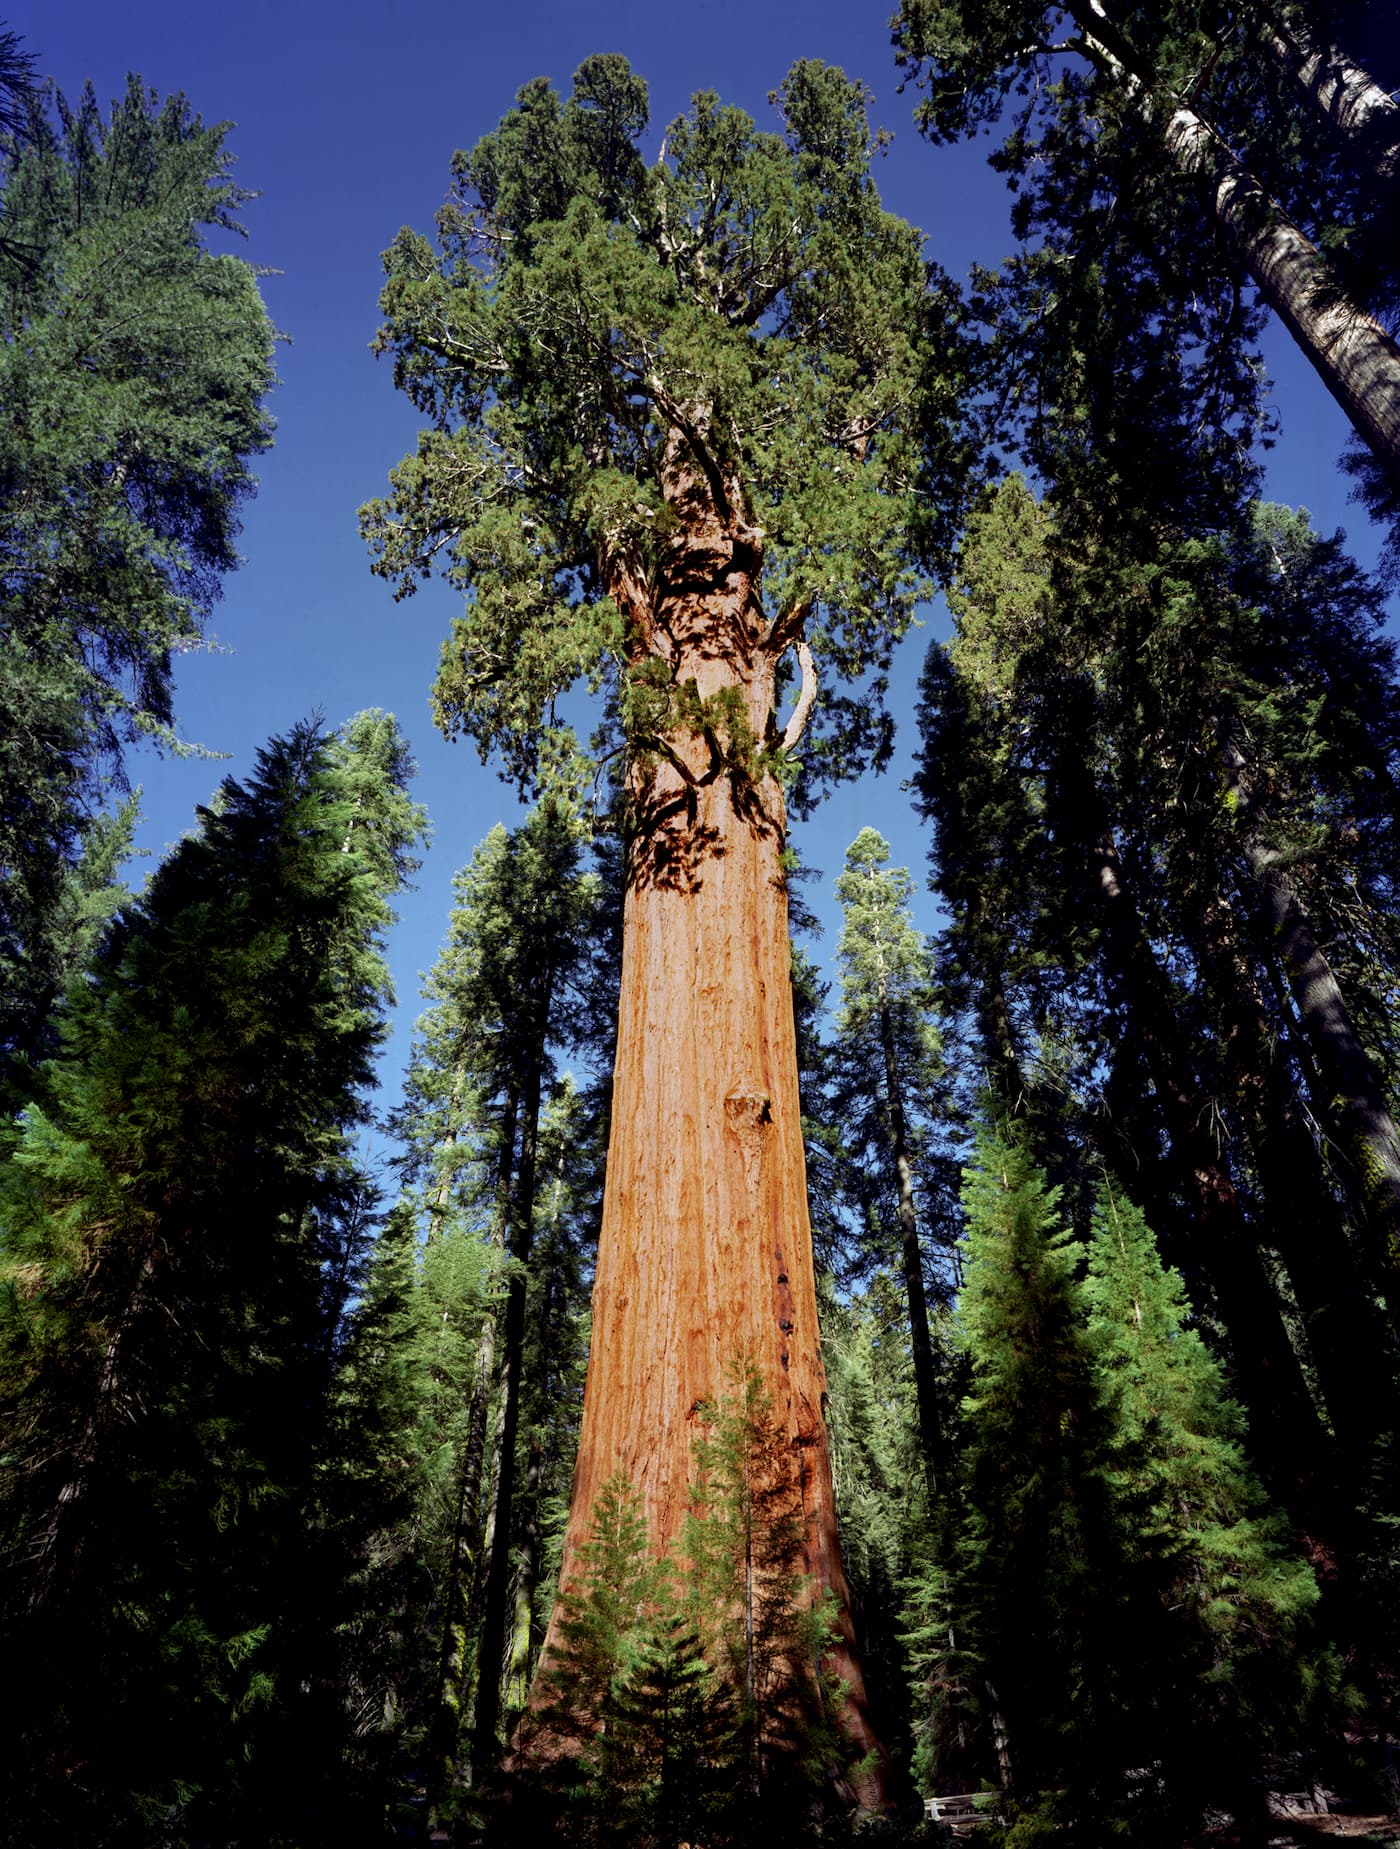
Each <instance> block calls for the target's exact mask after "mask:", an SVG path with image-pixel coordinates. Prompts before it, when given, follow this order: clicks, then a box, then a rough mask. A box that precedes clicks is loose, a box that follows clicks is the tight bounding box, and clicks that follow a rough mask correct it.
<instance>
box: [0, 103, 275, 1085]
mask: <svg viewBox="0 0 1400 1849" xmlns="http://www.w3.org/2000/svg"><path fill="white" fill-rule="evenodd" d="M223 136H224V129H223V128H222V127H218V128H206V127H205V126H204V125H203V124H202V123H201V122H200V120H199V118H198V117H196V116H194V115H192V114H191V112H190V109H189V107H188V105H187V104H186V102H185V100H184V99H183V97H172V98H170V99H168V100H167V101H166V102H165V103H163V104H162V103H159V102H158V100H157V99H156V97H155V96H154V95H153V94H148V93H146V92H145V91H144V90H143V89H142V87H141V84H140V82H139V81H138V80H137V79H136V78H134V77H133V78H132V79H130V80H129V83H128V87H127V91H126V95H125V96H124V97H123V98H122V99H121V101H119V102H118V103H116V104H114V106H113V109H112V112H111V116H110V119H109V120H108V121H106V122H104V121H103V120H102V117H101V114H100V112H99V109H98V106H97V101H96V98H95V96H94V95H93V93H92V91H91V89H88V90H86V91H85V92H84V94H83V96H82V98H81V99H80V101H79V103H78V105H77V107H76V108H70V107H69V105H68V104H67V103H65V102H64V101H63V99H62V98H61V97H59V96H57V95H56V94H55V93H54V92H52V91H46V92H44V93H43V94H42V95H41V96H39V95H36V96H35V97H34V98H32V99H31V101H30V105H29V109H28V114H27V119H26V122H25V127H24V133H23V135H22V136H17V135H15V134H7V135H6V136H5V137H4V139H3V141H0V189H2V190H0V213H3V220H4V236H3V238H2V239H0V400H2V401H3V402H4V405H5V418H4V422H3V428H0V738H3V739H4V741H5V742H4V745H3V747H0V866H3V868H4V869H5V874H4V879H3V883H0V992H3V998H4V999H3V1002H0V1051H3V1052H5V1053H6V1054H7V1055H8V1056H10V1057H13V1056H14V1054H15V1053H16V1052H22V1053H28V1054H30V1055H37V1053H38V1052H40V1051H41V1050H42V1049H41V1046H40V1037H41V1033H42V1029H43V1024H44V1019H45V1016H46V1014H47V1012H48V1009H49V1008H50V1006H51V1005H52V1003H53V1000H54V998H55V996H56V995H57V993H58V992H59V990H60V989H61V987H62V985H63V982H64V980H65V979H66V977H67V975H68V974H70V973H71V972H72V970H73V969H74V968H75V967H76V966H77V965H76V959H79V958H80V957H81V955H82V954H83V950H84V948H85V946H84V944H83V943H82V942H81V941H77V942H75V941H74V939H73V935H72V931H71V928H70V924H69V923H68V922H67V921H68V920H69V919H70V918H71V913H72V909H73V906H74V904H75V903H80V902H81V901H80V900H78V899H76V898H75V894H82V893H86V892H90V891H91V890H92V887H91V878H92V869H93V866H94V864H95V861H94V856H95V857H96V859H97V860H100V859H101V858H102V855H103V846H102V842H101V839H100V837H99V838H98V839H96V840H94V841H93V844H92V852H91V854H90V855H89V857H88V859H87V860H86V861H84V853H85V842H86V841H87V838H88V837H89V835H90V833H91V831H92V829H93V827H94V826H95V824H96V818H97V816H98V813H99V811H100V809H101V808H102V806H103V804H104V803H105V801H106V799H107V796H108V793H109V789H110V785H111V781H112V780H113V779H115V780H116V781H117V782H118V783H119V782H120V779H121V761H122V749H123V747H124V745H125V744H127V743H129V742H130V741H131V740H133V739H135V738H137V737H145V738H153V739H155V740H156V741H157V742H158V743H162V744H165V745H167V746H171V747H174V745H175V737H174V733H173V730H172V712H171V687H172V680H171V661H172V657H173V656H174V655H175V654H176V653H178V652H180V651H182V650H186V649H189V648H192V647H195V646H197V645H198V643H199V640H200V637H201V635H202V633H203V627H204V623H205V620H206V618H207V616H208V614H209V610H210V607H211V605H212V603H213V601H214V600H215V598H216V597H217V595H218V590H219V581H220V578H221V576H222V574H223V573H224V572H225V571H227V570H229V569H230V568H231V567H232V566H233V565H234V564H235V563H236V554H235V552H234V539H235V537H236V535H237V531H238V518H237V516H238V509H239V507H240V504H241V503H242V501H243V500H244V499H245V497H246V496H247V495H248V494H249V492H250V491H251V489H252V486H253V479H252V476H251V475H250V473H249V468H248V464H249V460H250V458H251V457H253V456H255V455H256V454H257V453H258V452H259V451H260V450H262V449H265V448H266V447H267V445H268V443H269V442H270V441H271V435H270V423H269V420H268V418H267V416H266V414H265V412H264V411H263V409H262V399H263V397H264V396H265V394H266V392H267V390H268V388H269V386H270V385H271V383H272V339H273V337H272V330H271V328H270V326H269V324H268V320H267V316H266V313H265V312H264V309H263V305H262V302H261V299H260V298H259V295H258V289H257V284H256V281H255V278H254V273H253V271H252V269H251V268H250V266H249V265H248V264H246V263H244V262H243V261H241V260H240V259H239V258H236V257H233V256H229V255H221V256H216V255H213V254H212V253H211V252H210V251H208V250H207V249H206V248H205V244H204V237H205V233H206V230H207V229H218V230H221V231H225V230H236V229H237V228H238V226H237V220H236V217H235V213H236V211H237V208H238V206H239V205H240V204H241V203H242V202H243V200H244V199H246V198H247V196H248V195H247V194H246V193H245V192H244V191H242V190H241V189H240V188H238V187H236V186H235V185H234V184H233V183H232V181H231V179H230V177H229V163H230V156H229V155H228V153H227V151H226V150H225V148H224V146H223Z"/></svg>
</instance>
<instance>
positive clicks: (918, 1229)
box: [832, 828, 948, 1474]
mask: <svg viewBox="0 0 1400 1849" xmlns="http://www.w3.org/2000/svg"><path fill="white" fill-rule="evenodd" d="M889 857H890V851H889V845H888V843H887V842H886V841H885V840H884V839H883V838H882V836H881V835H880V834H879V833H878V832H877V831H876V830H875V829H873V828H864V829H862V830H861V832H860V834H859V835H857V837H856V839H855V840H854V841H853V842H852V843H851V845H850V847H849V848H848V849H847V850H846V867H845V871H844V872H843V873H842V874H841V876H840V877H839V878H838V880H837V882H836V896H837V898H838V900H839V901H840V903H841V907H842V911H843V914H844V919H845V925H844V929H843V930H842V933H841V942H840V944H839V946H838V949H837V956H838V959H839V961H840V964H841V971H842V981H841V1008H840V1012H839V1013H838V1015H837V1017H836V1036H835V1042H834V1045H833V1049H832V1067H833V1070H834V1074H835V1095H834V1098H833V1107H834V1109H835V1111H836V1113H837V1115H838V1117H839V1119H840V1122H841V1124H842V1127H843V1135H844V1140H845V1143H846V1146H847V1148H848V1150H850V1151H851V1152H852V1154H853V1155H855V1156H856V1159H857V1161H858V1162H860V1164H861V1167H862V1169H863V1171H864V1176H865V1179H866V1187H865V1189H863V1190H862V1192H863V1193H866V1197H867V1198H866V1200H865V1201H862V1202H861V1203H860V1205H861V1206H864V1207H865V1208H866V1212H867V1214H868V1215H869V1218H870V1220H871V1221H873V1222H874V1225H875V1226H876V1227H878V1228H879V1230H880V1232H881V1233H882V1234H883V1235H884V1241H885V1243H886V1244H887V1247H894V1248H896V1249H897V1252H898V1258H897V1261H896V1262H897V1265H898V1269H899V1272H900V1275H901V1277H902V1279H903V1283H904V1294H905V1299H906V1302H907V1305H908V1323H909V1340H910V1348H911V1353H912V1356H913V1363H914V1385H915V1392H916V1395H917V1400H918V1412H919V1437H920V1445H921V1448H922V1451H923V1455H924V1460H925V1468H926V1470H927V1471H928V1472H929V1473H930V1474H932V1472H933V1470H934V1466H935V1464H936V1463H937V1462H939V1461H946V1438H945V1434H946V1426H947V1418H946V1413H945V1412H944V1411H943V1410H942V1409H941V1405H940V1401H941V1394H940V1389H939V1383H938V1380H937V1377H936V1373H935V1363H934V1350H933V1340H932V1336H931V1334H930V1329H929V1310H928V1298H929V1290H928V1284H927V1282H926V1268H927V1267H928V1265H929V1258H928V1256H927V1253H928V1249H929V1246H930V1245H931V1243H932V1238H931V1235H932V1233H933V1231H934V1229H935V1227H938V1230H939V1231H941V1232H942V1233H943V1234H944V1237H945V1238H946V1237H947V1233H948V1229H947V1227H946V1224H945V1225H944V1226H941V1227H939V1220H940V1218H946V1215H945V1214H941V1213H940V1209H942V1208H944V1202H943V1200H942V1184H943V1180H944V1178H943V1176H942V1175H940V1173H939V1169H938V1166H937V1161H936V1152H935V1151H934V1150H933V1149H931V1148H930V1146H929V1145H930V1138H931V1132H932V1127H933V1124H934V1122H936V1120H937V1119H938V1117H940V1116H941V1115H943V1110H942V1108H941V1106H942V1102H943V1101H942V1099H941V1098H940V1090H941V1089H942V1080H943V1077H944V1068H943V1060H942V1049H941V1047H940V1044H939V1039H938V1030H937V1028H936V1026H935V1024H934V1020H933V968H932V961H931V959H930V957H929V953H928V950H927V948H926V946H925V944H924V941H923V937H922V934H921V933H920V932H919V931H917V930H916V929H915V927H914V923H913V919H912V918H911V916H910V912H909V901H910V893H911V890H912V882H911V881H910V878H909V874H908V872H907V870H906V869H905V868H903V867H896V868H891V867H889V866H888V865H887V863H888V861H889ZM872 1169H873V1170H874V1173H871V1172H870V1171H871V1170H872ZM916 1170H917V1172H918V1176H919V1182H918V1194H917V1198H916V1185H915V1173H916ZM872 1230H873V1229H872Z"/></svg>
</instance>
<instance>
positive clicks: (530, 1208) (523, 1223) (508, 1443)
mask: <svg viewBox="0 0 1400 1849" xmlns="http://www.w3.org/2000/svg"><path fill="white" fill-rule="evenodd" d="M549 990H550V980H549V977H548V974H547V973H546V975H545V977H544V982H543V995H542V997H540V998H539V999H538V1000H537V1002H536V1008H535V1009H534V1010H532V1011H531V1012H532V1014H533V1015H534V1019H533V1020H532V1021H531V1022H530V1044H529V1045H528V1047H527V1048H526V1050H525V1077H524V1083H523V1085H522V1087H521V1100H520V1107H521V1108H520V1159H519V1162H518V1164H517V1166H516V1171H515V1180H514V1183H513V1185H512V1188H511V1214H510V1218H511V1237H510V1256H511V1258H512V1259H513V1260H514V1263H513V1264H512V1266H511V1271H510V1278H509V1282H508V1283H507V1286H506V1308H505V1320H504V1327H503V1329H502V1341H501V1350H502V1353H501V1386H500V1399H501V1414H500V1424H499V1426H498V1428H497V1433H496V1452H497V1465H496V1495H495V1500H494V1505H493V1509H492V1521H491V1543H490V1557H489V1561H488V1565H487V1569H486V1588H485V1599H484V1601H483V1605H482V1614H481V1631H480V1634H479V1637H478V1642H477V1672H476V1713H475V1715H474V1716H473V1727H472V1731H473V1762H474V1766H475V1769H476V1772H477V1774H478V1776H479V1775H480V1773H481V1772H482V1770H483V1769H484V1768H485V1766H486V1765H487V1764H488V1762H489V1761H490V1759H491V1758H492V1757H493V1756H494V1753H495V1750H496V1746H497V1738H496V1732H497V1727H498V1725H499V1722H500V1717H501V1685H502V1682H503V1680H504V1677H505V1674H506V1661H505V1651H506V1620H507V1615H508V1611H509V1607H510V1603H511V1599H510V1578H511V1574H510V1548H511V1541H512V1539H513V1535H512V1527H513V1520H514V1512H515V1475H516V1457H515V1450H516V1435H517V1433H518V1431H519V1427H520V1393H521V1385H522V1382H521V1373H522V1370H523V1366H524V1360H525V1305H526V1297H527V1293H528V1290H529V1276H528V1274H527V1271H526V1266H527V1264H528V1263H529V1258H530V1242H531V1235H532V1233H533V1231H534V1219H535V1159H536V1151H537V1148H538V1144H539V1127H540V1093H541V1090H542V1086H543V1076H544V1060H545V1032H546V1027H547V1023H548V1021H549Z"/></svg>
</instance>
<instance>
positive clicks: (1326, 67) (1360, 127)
mask: <svg viewBox="0 0 1400 1849" xmlns="http://www.w3.org/2000/svg"><path fill="white" fill-rule="evenodd" d="M1268 44H1269V49H1270V50H1271V51H1272V52H1273V54H1274V56H1275V57H1276V58H1277V59H1278V61H1279V63H1280V64H1282V65H1283V66H1284V68H1285V69H1286V70H1288V71H1291V72H1292V74H1293V75H1294V77H1296V78H1297V80H1298V82H1299V83H1300V84H1301V85H1302V86H1303V89H1304V90H1305V91H1306V92H1307V94H1308V96H1309V97H1310V98H1311V100H1312V102H1313V103H1314V104H1315V105H1316V107H1317V108H1318V109H1319V110H1320V111H1321V112H1322V114H1323V115H1324V116H1326V118H1327V120H1328V121H1329V122H1331V123H1332V124H1333V126H1334V127H1335V128H1338V129H1340V130H1341V132H1342V133H1343V134H1344V135H1345V136H1346V138H1347V139H1348V141H1352V142H1355V143H1356V144H1357V146H1358V147H1359V148H1360V149H1361V150H1362V151H1363V152H1364V155H1365V158H1366V160H1367V162H1368V164H1369V165H1370V166H1372V167H1373V168H1374V169H1375V171H1376V173H1377V174H1378V175H1379V176H1380V178H1381V179H1383V180H1393V179H1394V178H1395V177H1396V175H1397V174H1400V104H1397V103H1396V101H1395V99H1394V98H1393V97H1392V96H1389V95H1387V93H1386V92H1385V91H1384V90H1382V88H1381V87H1380V85H1379V84H1378V83H1377V82H1376V80H1375V78H1374V77H1372V75H1371V73H1370V72H1369V71H1366V70H1363V69H1362V67H1361V66H1360V65H1359V64H1357V63H1356V62H1355V61H1354V60H1353V59H1351V58H1349V57H1348V56H1347V55H1346V53H1345V52H1344V51H1339V50H1338V49H1337V47H1336V46H1335V45H1323V46H1315V45H1310V44H1308V43H1307V41H1306V40H1305V39H1304V38H1303V36H1302V34H1301V33H1287V34H1285V33H1282V32H1273V33H1270V34H1269V39H1268Z"/></svg>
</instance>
